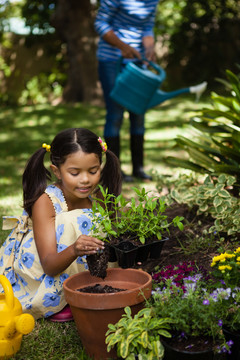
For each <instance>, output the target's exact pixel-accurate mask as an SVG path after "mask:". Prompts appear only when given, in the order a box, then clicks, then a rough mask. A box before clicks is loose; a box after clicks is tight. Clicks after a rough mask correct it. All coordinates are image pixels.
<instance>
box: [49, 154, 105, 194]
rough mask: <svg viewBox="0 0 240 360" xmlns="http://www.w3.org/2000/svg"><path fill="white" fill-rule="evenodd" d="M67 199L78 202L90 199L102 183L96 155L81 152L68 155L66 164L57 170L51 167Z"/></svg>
mask: <svg viewBox="0 0 240 360" xmlns="http://www.w3.org/2000/svg"><path fill="white" fill-rule="evenodd" d="M51 168H52V170H53V172H54V174H55V175H56V177H57V178H58V179H59V180H60V181H61V188H62V190H63V192H64V195H65V197H66V199H68V200H72V201H74V200H77V199H85V198H86V197H88V196H89V195H90V194H91V193H92V192H93V190H94V189H95V187H96V186H97V185H98V183H99V181H100V175H101V169H100V161H99V158H98V156H97V155H96V154H94V153H91V154H87V153H84V152H83V151H81V150H79V151H78V152H75V153H73V154H70V155H68V157H67V159H66V161H65V163H64V164H62V165H60V167H59V168H57V167H56V166H54V165H51Z"/></svg>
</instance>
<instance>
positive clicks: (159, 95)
mask: <svg viewBox="0 0 240 360" xmlns="http://www.w3.org/2000/svg"><path fill="white" fill-rule="evenodd" d="M206 87H207V82H206V81H204V82H203V83H201V84H199V85H195V86H190V87H187V88H182V89H178V90H174V91H170V92H165V91H162V90H160V89H158V90H157V91H156V92H155V93H154V95H153V97H152V98H151V100H150V102H149V104H148V108H149V109H150V108H152V107H154V106H157V105H160V104H161V103H163V102H164V101H166V100H169V99H172V98H174V97H176V96H179V95H181V94H184V93H192V94H196V100H199V99H200V96H201V95H202V93H203V92H204V91H205V90H206Z"/></svg>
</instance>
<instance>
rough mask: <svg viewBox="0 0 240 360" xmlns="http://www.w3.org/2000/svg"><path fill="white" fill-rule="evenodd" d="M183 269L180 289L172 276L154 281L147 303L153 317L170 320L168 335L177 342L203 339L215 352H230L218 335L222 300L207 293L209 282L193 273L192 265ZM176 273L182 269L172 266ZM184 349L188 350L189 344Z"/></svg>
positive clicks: (201, 273) (200, 273) (200, 275)
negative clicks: (153, 310)
mask: <svg viewBox="0 0 240 360" xmlns="http://www.w3.org/2000/svg"><path fill="white" fill-rule="evenodd" d="M186 265H187V263H186V264H185V271H186V276H185V277H184V276H183V277H182V278H181V281H180V286H179V282H178V283H177V284H176V280H175V279H176V278H175V279H174V276H175V275H176V274H175V275H174V274H173V277H169V278H168V279H166V278H163V279H162V281H159V279H158V283H157V284H156V286H154V290H153V295H152V299H151V301H152V304H151V305H152V306H153V307H154V309H155V312H156V315H157V316H161V317H168V318H170V319H171V320H172V323H171V330H172V335H173V336H175V337H176V339H177V340H178V341H183V339H190V340H192V339H193V338H194V337H195V338H197V337H198V338H205V339H206V341H210V340H212V341H213V344H214V348H215V349H216V351H230V348H229V345H231V343H229V344H228V343H226V341H225V338H224V335H223V332H222V323H223V321H222V318H221V316H222V315H223V309H222V301H223V297H220V296H218V294H217V295H216V294H215V293H212V291H211V290H210V289H208V285H209V282H208V281H206V279H205V278H204V275H203V272H197V267H194V265H193V264H190V265H189V266H186ZM176 269H178V270H179V269H182V264H179V265H177V266H175V270H176ZM190 269H191V271H189V270H190ZM168 270H169V267H168V268H164V269H163V270H162V271H163V273H164V272H165V275H166V272H167V271H168ZM173 270H174V268H173ZM182 270H183V269H182ZM182 274H183V273H182ZM153 278H154V275H153ZM187 346H190V347H191V346H192V345H191V342H190V345H189V344H188V345H187ZM209 347H211V344H210V345H209Z"/></svg>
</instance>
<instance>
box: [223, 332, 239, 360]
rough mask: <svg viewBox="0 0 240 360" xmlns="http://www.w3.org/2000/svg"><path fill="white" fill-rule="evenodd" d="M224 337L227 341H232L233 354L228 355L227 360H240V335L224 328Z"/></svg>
mask: <svg viewBox="0 0 240 360" xmlns="http://www.w3.org/2000/svg"><path fill="white" fill-rule="evenodd" d="M223 335H224V336H225V339H226V341H229V340H232V341H233V345H232V346H231V354H226V359H232V360H240V333H239V334H238V333H236V332H233V331H230V330H229V329H228V328H226V327H223Z"/></svg>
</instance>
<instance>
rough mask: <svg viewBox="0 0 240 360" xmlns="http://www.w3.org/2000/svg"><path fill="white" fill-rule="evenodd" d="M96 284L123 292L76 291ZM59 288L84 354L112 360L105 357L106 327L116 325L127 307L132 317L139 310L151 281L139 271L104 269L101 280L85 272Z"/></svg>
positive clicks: (148, 291) (113, 353) (67, 280)
mask: <svg viewBox="0 0 240 360" xmlns="http://www.w3.org/2000/svg"><path fill="white" fill-rule="evenodd" d="M96 283H98V284H101V285H102V286H104V285H110V286H112V287H114V288H120V289H126V290H125V291H120V292H117V293H109V294H93V293H83V292H79V291H76V289H79V288H84V287H86V286H93V285H95V284H96ZM63 288H64V295H65V298H66V301H67V303H68V304H69V305H70V308H71V311H72V314H73V318H74V321H75V323H76V326H77V329H78V333H79V336H80V339H81V342H82V344H83V346H84V348H85V350H86V352H87V354H88V355H89V356H92V357H93V358H94V360H104V359H108V358H111V359H115V358H117V355H116V352H115V351H114V350H112V351H111V352H109V353H108V352H107V347H106V344H105V334H106V332H107V330H108V324H110V323H112V324H115V323H116V322H118V321H119V320H120V318H121V316H122V314H123V313H124V308H125V307H126V306H130V307H131V309H132V313H133V314H136V313H137V312H138V311H139V310H140V309H142V308H143V306H144V301H145V298H146V299H148V298H149V297H150V296H151V289H152V277H151V276H150V275H149V274H148V273H147V272H145V271H142V270H137V269H121V268H115V269H108V270H107V277H106V278H105V279H104V280H103V279H100V278H96V277H93V276H91V275H90V273H89V271H85V272H82V273H79V274H76V275H73V276H70V277H69V278H68V279H66V280H65V281H64V283H63Z"/></svg>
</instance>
